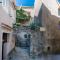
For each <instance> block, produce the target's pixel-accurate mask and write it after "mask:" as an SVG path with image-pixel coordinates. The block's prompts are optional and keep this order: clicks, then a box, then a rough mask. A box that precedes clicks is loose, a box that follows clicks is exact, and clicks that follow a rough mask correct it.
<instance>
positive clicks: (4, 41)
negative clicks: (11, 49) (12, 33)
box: [2, 33, 9, 60]
mask: <svg viewBox="0 0 60 60" xmlns="http://www.w3.org/2000/svg"><path fill="white" fill-rule="evenodd" d="M8 38H9V33H3V36H2V40H3V42H2V60H4V59H5V58H6V51H7V40H8Z"/></svg>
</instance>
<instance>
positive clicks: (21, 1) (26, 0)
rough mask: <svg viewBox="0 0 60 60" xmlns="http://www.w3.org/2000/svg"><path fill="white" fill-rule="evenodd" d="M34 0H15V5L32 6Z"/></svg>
mask: <svg viewBox="0 0 60 60" xmlns="http://www.w3.org/2000/svg"><path fill="white" fill-rule="evenodd" d="M34 1H35V0H16V6H34Z"/></svg>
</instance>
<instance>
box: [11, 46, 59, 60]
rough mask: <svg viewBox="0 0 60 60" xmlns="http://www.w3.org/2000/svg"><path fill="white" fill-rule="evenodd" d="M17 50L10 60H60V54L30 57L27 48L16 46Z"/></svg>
mask: <svg viewBox="0 0 60 60" xmlns="http://www.w3.org/2000/svg"><path fill="white" fill-rule="evenodd" d="M15 49H16V51H15V52H13V53H11V56H10V60H60V55H48V56H41V57H39V58H34V59H33V58H30V57H29V55H28V53H27V51H26V50H25V49H21V48H19V47H16V48H15Z"/></svg>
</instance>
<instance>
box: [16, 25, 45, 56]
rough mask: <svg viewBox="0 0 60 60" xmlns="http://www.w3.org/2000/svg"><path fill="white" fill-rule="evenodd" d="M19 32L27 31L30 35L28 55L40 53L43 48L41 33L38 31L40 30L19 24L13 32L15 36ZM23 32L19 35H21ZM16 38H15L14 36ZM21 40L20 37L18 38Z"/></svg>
mask: <svg viewBox="0 0 60 60" xmlns="http://www.w3.org/2000/svg"><path fill="white" fill-rule="evenodd" d="M21 32H23V33H25V32H26V33H27V34H28V33H29V34H30V35H31V37H30V55H36V56H38V55H39V54H41V53H42V52H43V48H44V46H43V45H44V41H43V38H42V33H41V32H40V30H35V31H34V30H31V29H30V27H28V26H22V27H21V26H20V27H19V28H17V29H16V31H15V33H16V36H17V35H18V34H21ZM23 33H22V34H21V35H20V36H23ZM16 40H17V38H16ZM19 40H21V39H19Z"/></svg>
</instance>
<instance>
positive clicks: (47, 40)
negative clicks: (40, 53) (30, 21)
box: [34, 0, 60, 53]
mask: <svg viewBox="0 0 60 60" xmlns="http://www.w3.org/2000/svg"><path fill="white" fill-rule="evenodd" d="M38 2H39V3H40V4H38ZM59 8H60V3H58V1H57V0H53V1H52V0H50V1H49V0H42V1H39V0H36V3H35V12H36V13H35V14H34V22H36V23H37V24H38V25H39V26H40V32H42V33H43V35H44V36H42V37H43V38H44V51H45V52H47V51H48V50H49V51H51V52H53V51H54V52H53V53H55V52H59V51H60V49H59V48H60V42H59V41H60V38H59V37H60V31H59V30H60V29H59V22H60V15H59V12H60V10H59ZM41 28H42V30H41ZM43 29H44V30H43Z"/></svg>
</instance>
